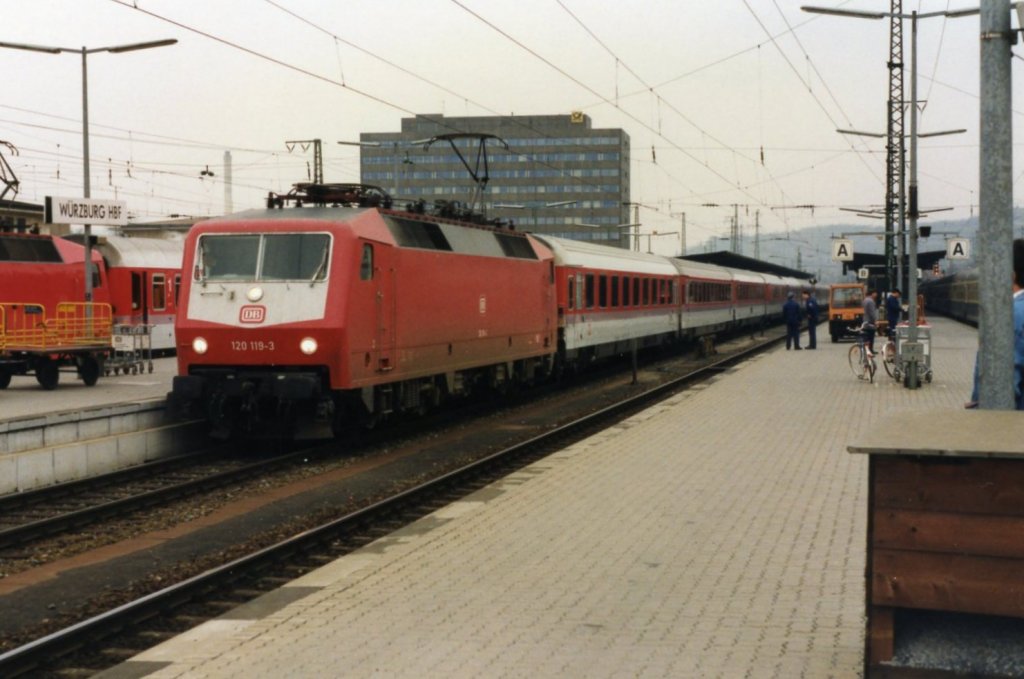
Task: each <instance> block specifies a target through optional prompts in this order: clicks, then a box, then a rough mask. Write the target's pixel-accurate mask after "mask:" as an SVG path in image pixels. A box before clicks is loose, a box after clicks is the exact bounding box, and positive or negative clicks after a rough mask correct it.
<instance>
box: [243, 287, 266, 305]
mask: <svg viewBox="0 0 1024 679" xmlns="http://www.w3.org/2000/svg"><path fill="white" fill-rule="evenodd" d="M245 296H246V297H248V298H249V301H250V302H258V301H260V300H261V299H263V288H261V287H260V286H258V285H257V286H256V287H255V288H249V292H247V293H245Z"/></svg>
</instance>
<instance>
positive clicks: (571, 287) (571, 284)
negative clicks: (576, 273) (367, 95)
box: [566, 274, 576, 309]
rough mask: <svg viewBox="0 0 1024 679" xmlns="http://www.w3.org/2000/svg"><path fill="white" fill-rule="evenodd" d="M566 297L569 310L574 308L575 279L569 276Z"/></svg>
mask: <svg viewBox="0 0 1024 679" xmlns="http://www.w3.org/2000/svg"><path fill="white" fill-rule="evenodd" d="M566 296H567V297H568V298H569V308H570V309H574V308H576V279H575V278H574V277H573V275H572V274H569V288H568V291H567V294H566Z"/></svg>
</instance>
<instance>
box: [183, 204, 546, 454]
mask: <svg viewBox="0 0 1024 679" xmlns="http://www.w3.org/2000/svg"><path fill="white" fill-rule="evenodd" d="M299 189H300V190H299V193H297V194H290V198H293V199H294V200H295V203H296V207H287V208H283V207H280V206H281V205H282V203H283V202H284V201H283V200H280V199H279V198H278V197H275V196H272V197H271V201H270V202H271V204H272V207H269V208H268V209H266V210H257V211H252V212H246V213H242V214H239V215H235V216H232V217H228V218H224V219H215V220H211V221H207V222H203V223H201V224H197V225H196V226H195V227H193V229H192V230H191V231H190V232H189V235H188V237H187V239H186V241H185V253H184V272H185V280H184V281H183V284H182V290H181V299H180V302H181V304H180V306H179V313H178V316H177V320H176V327H175V331H176V341H177V352H178V366H179V375H178V376H177V377H175V379H174V384H173V391H172V392H171V394H169V397H168V398H169V401H170V404H171V407H172V409H174V410H177V411H179V412H181V411H186V412H188V411H191V412H193V413H195V414H202V415H205V416H206V417H208V418H209V419H210V420H211V421H212V422H213V424H214V427H215V428H214V433H215V434H219V435H228V434H231V433H236V432H237V433H242V434H245V435H258V434H260V433H268V432H267V431H266V429H267V426H268V425H270V424H271V423H272V425H273V427H272V429H271V431H270V432H269V433H272V434H274V435H283V436H288V435H293V434H294V433H295V431H296V429H295V427H296V425H297V424H298V423H299V422H301V421H302V420H303V419H304V418H307V417H312V418H314V419H317V420H320V421H324V422H328V423H330V424H332V425H333V427H334V429H335V431H337V430H338V429H339V428H340V427H344V426H346V425H347V424H348V423H362V424H364V425H365V424H372V423H373V422H375V421H377V420H379V419H380V418H382V417H385V416H387V415H389V414H391V413H397V412H402V411H419V410H423V409H426V408H427V407H429V406H431V405H434V404H437V403H438V402H440V401H441V400H442V399H443V398H445V397H446V396H450V395H458V394H470V393H473V392H474V391H475V390H476V389H477V388H501V387H502V386H504V385H508V384H512V383H513V382H520V381H521V382H528V381H531V380H533V379H537V378H542V377H544V376H546V375H548V374H549V373H550V371H551V367H552V361H553V356H554V350H555V343H556V332H557V330H556V329H557V311H556V306H555V297H554V288H553V276H554V265H553V262H552V254H551V251H550V250H549V249H548V248H547V247H545V246H544V245H543V244H542V243H541V242H539V241H538V240H536V239H534V238H533V237H531V236H528V235H525V234H521V233H516V232H514V231H510V230H507V229H500V228H494V227H491V226H486V225H472V224H466V223H460V222H456V221H454V220H449V219H444V218H440V217H433V216H427V215H423V214H414V213H410V212H399V211H394V210H390V209H388V208H389V207H390V199H389V198H388V197H387V196H386V194H384V193H383V192H382V191H380V190H379V189H376V188H374V187H365V186H362V185H329V186H326V187H324V186H319V185H312V186H308V187H303V186H300V187H299ZM303 203H305V204H306V206H304V207H302V206H301V205H302V204H303ZM310 203H312V204H313V205H310ZM317 203H319V205H317ZM327 205H333V207H327Z"/></svg>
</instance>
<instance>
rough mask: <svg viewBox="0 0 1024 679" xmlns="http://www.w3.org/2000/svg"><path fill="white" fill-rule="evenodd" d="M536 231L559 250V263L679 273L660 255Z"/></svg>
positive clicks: (662, 274) (543, 239)
mask: <svg viewBox="0 0 1024 679" xmlns="http://www.w3.org/2000/svg"><path fill="white" fill-rule="evenodd" d="M532 235H533V236H534V238H536V239H537V240H539V241H541V242H542V243H544V244H545V245H547V246H548V247H549V248H551V251H552V252H554V253H555V263H556V264H558V265H559V266H570V267H573V266H576V267H584V268H588V269H605V270H607V271H623V272H628V273H643V274H650V275H652V276H675V275H676V269H675V267H674V266H672V263H671V262H670V261H669V260H668V259H666V258H665V257H661V256H660V255H649V254H647V253H643V252H634V251H632V250H624V249H622V248H613V247H609V246H607V245H597V244H594V243H589V242H587V241H579V240H570V239H568V238H556V237H555V236H546V235H540V234H532Z"/></svg>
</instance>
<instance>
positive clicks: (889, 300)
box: [885, 288, 903, 337]
mask: <svg viewBox="0 0 1024 679" xmlns="http://www.w3.org/2000/svg"><path fill="white" fill-rule="evenodd" d="M902 316H903V303H902V301H901V300H900V289H899V288H893V291H892V292H890V293H889V296H888V297H886V298H885V320H887V321H888V322H889V337H896V325H897V324H898V323H899V322H900V318H901V317H902Z"/></svg>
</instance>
